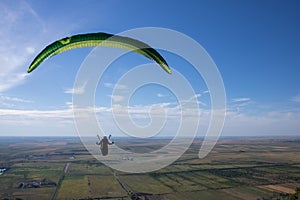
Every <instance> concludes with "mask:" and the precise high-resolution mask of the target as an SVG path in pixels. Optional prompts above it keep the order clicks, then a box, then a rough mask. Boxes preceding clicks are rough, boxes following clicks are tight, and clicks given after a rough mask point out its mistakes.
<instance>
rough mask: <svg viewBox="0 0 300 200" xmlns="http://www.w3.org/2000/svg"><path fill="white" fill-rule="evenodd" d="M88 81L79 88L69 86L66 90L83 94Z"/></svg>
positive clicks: (69, 92) (66, 91)
mask: <svg viewBox="0 0 300 200" xmlns="http://www.w3.org/2000/svg"><path fill="white" fill-rule="evenodd" d="M86 84H87V82H85V83H84V84H83V85H82V86H79V87H77V88H69V89H66V90H65V91H64V93H66V94H83V93H84V92H85V87H86Z"/></svg>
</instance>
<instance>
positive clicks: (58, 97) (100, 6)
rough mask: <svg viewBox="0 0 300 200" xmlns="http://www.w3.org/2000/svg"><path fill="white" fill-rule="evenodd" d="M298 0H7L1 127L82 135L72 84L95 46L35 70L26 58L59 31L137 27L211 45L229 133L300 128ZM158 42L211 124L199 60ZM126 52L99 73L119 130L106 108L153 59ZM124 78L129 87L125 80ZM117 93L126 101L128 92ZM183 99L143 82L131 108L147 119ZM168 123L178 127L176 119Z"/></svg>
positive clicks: (102, 116) (1, 132)
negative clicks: (195, 65)
mask: <svg viewBox="0 0 300 200" xmlns="http://www.w3.org/2000/svg"><path fill="white" fill-rule="evenodd" d="M299 9H300V2H299V1H296V0H295V1H291V0H289V1H278V0H276V1H232V0H230V1H189V3H187V2H183V1H181V2H180V1H178V2H176V1H151V2H146V1H126V2H125V1H116V0H112V1H108V0H107V1H92V0H89V1H9V0H7V1H6V0H2V1H1V2H0V18H1V21H0V37H1V41H0V69H1V70H0V136H5V135H22V136H27V135H38V136H41V135H45V136H46V135H53V136H57V135H58V136H60V135H68V136H76V135H77V133H76V129H75V125H74V121H73V113H72V109H71V105H72V93H74V90H75V89H76V88H75V89H74V88H73V84H74V80H75V77H76V73H77V70H78V69H79V67H80V65H81V63H82V62H83V60H84V59H85V57H86V56H87V55H88V54H89V52H90V51H91V50H92V49H91V48H86V49H76V50H73V51H69V52H65V53H62V54H60V55H57V56H55V57H52V58H51V59H48V60H47V61H46V62H44V63H43V64H42V65H41V66H40V67H39V68H38V69H37V70H36V71H34V72H33V73H31V74H29V75H28V74H27V73H26V71H27V68H28V65H29V64H30V62H31V61H32V60H33V58H34V57H35V56H36V55H37V54H38V53H39V51H40V50H42V49H43V48H44V47H45V46H46V45H48V44H49V43H51V42H53V41H55V40H57V39H60V38H63V37H66V36H70V35H74V34H79V33H88V32H108V33H119V32H122V31H126V30H128V29H132V28H139V27H164V28H169V29H173V30H176V31H179V32H182V33H184V34H186V35H188V36H189V37H191V38H193V39H194V40H196V41H197V42H198V43H199V44H201V45H202V46H203V47H204V48H205V49H206V51H207V52H208V53H209V54H210V56H211V57H212V58H213V60H214V62H215V63H216V65H217V66H218V69H219V71H220V73H221V76H222V78H223V81H224V85H225V89H226V95H227V115H226V122H225V126H224V130H223V132H222V135H223V136H226V135H236V136H240V135H299V134H300V132H299V130H300V123H299V121H300V87H299V86H300V78H299V77H300V59H299V58H300V37H299V35H300V26H299V24H300V13H299ZM160 52H161V54H162V55H163V56H164V57H165V58H166V60H168V61H169V62H170V63H177V64H178V65H176V64H173V65H172V66H171V67H173V68H174V69H176V70H179V71H180V72H181V73H182V74H184V75H185V76H186V77H187V79H188V80H189V81H190V82H191V84H192V86H193V88H194V89H195V92H196V93H197V96H196V97H195V98H197V100H198V102H199V108H200V109H201V111H202V115H201V116H202V118H201V122H200V126H199V127H200V130H199V132H201V130H205V129H206V128H207V127H206V126H207V124H208V121H209V116H210V111H209V110H210V106H209V105H210V98H209V93H208V92H207V88H206V86H205V84H204V82H203V80H202V79H201V77H197V76H194V71H193V70H192V69H189V68H188V67H185V68H180V66H183V65H184V66H188V63H185V61H183V60H178V59H176V58H175V57H174V56H172V55H170V54H169V53H168V52H164V51H160ZM122 59H123V58H121V59H120V61H119V64H118V63H116V64H115V66H112V68H111V69H110V70H108V71H107V72H106V75H105V76H104V77H103V80H102V81H101V82H100V84H99V86H98V89H97V94H96V102H97V103H96V105H95V106H96V107H97V109H99V115H98V117H99V121H101V123H102V124H103V125H104V130H105V131H106V130H107V131H109V132H113V133H116V134H117V132H118V130H117V129H116V128H115V127H113V125H112V123H113V122H112V119H111V118H109V117H107V116H106V113H108V112H109V111H110V108H111V107H110V106H111V105H110V103H111V92H112V87H114V86H115V84H116V82H117V80H118V78H119V77H120V76H122V74H124V73H126V71H128V70H130V69H131V68H132V66H136V65H140V64H144V63H149V61H148V60H147V59H145V58H143V57H142V56H140V55H135V54H134V53H129V54H128V56H127V57H126V58H124V60H123V62H124V64H123V65H122V66H121V64H120V62H122ZM179 64H180V66H179ZM118 87H119V89H121V90H122V89H123V90H126V89H127V88H126V85H119V86H118ZM178 87H180V86H178ZM77 89H78V88H77ZM145 96H146V97H147V98H145ZM114 98H115V99H114V100H115V101H116V102H117V103H118V102H119V101H121V100H122V98H123V97H122V96H120V95H119V96H115V97H114ZM176 102H177V103H178V100H176V98H175V96H174V95H173V94H172V93H171V92H170V91H168V90H167V89H166V88H162V87H159V86H155V85H154V86H153V85H152V86H148V87H146V88H144V90H140V91H137V93H136V94H135V95H134V96H133V98H132V100H131V101H130V108H131V109H132V112H133V113H134V114H136V115H135V116H134V117H133V118H134V119H135V120H136V123H140V125H144V124H147V123H148V122H149V118H147V116H148V115H147V113H148V111H149V108H150V107H151V106H153V105H160V106H161V107H163V108H164V109H166V110H167V111H169V112H170V113H171V114H172V115H174V116H176V113H177V112H176V110H174V108H175V107H176ZM121 112H123V110H122V108H120V113H121ZM158 113H159V112H158ZM175 118H176V117H175ZM171 122H172V121H170V123H169V124H171V126H172V123H171ZM173 123H176V122H175V121H174V122H173ZM189 123H194V121H193V120H191V121H190V122H189ZM205 127H206V128H205ZM165 131H166V132H167V134H170V133H171V132H172V131H173V127H171V128H169V129H168V128H166V130H165ZM117 135H118V134H117Z"/></svg>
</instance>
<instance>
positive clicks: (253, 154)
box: [0, 137, 300, 200]
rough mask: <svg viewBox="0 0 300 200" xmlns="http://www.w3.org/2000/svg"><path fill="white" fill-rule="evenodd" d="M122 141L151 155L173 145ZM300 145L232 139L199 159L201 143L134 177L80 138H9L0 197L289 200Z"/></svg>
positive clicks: (2, 157)
mask: <svg viewBox="0 0 300 200" xmlns="http://www.w3.org/2000/svg"><path fill="white" fill-rule="evenodd" d="M118 142H119V145H120V147H122V148H124V149H125V148H126V149H127V150H132V151H135V152H151V151H153V150H155V149H157V148H159V147H161V146H163V145H164V144H165V143H167V142H168V140H150V141H145V140H143V141H141V140H137V141H134V140H124V139H123V140H122V139H119V141H118ZM154 144H155V145H154ZM299 144H300V138H296V137H294V138H226V139H221V140H220V141H219V142H218V144H217V145H216V146H215V148H214V149H213V151H212V152H211V153H210V154H209V155H208V156H207V157H206V158H205V159H198V157H197V154H198V149H199V146H200V145H201V140H195V141H194V143H193V144H192V145H191V147H190V149H188V151H187V152H186V153H185V154H184V155H183V156H182V157H181V158H180V159H178V160H177V161H176V162H174V163H173V164H172V165H170V166H168V167H165V168H163V169H160V170H158V171H154V172H150V173H141V174H133V173H126V172H119V171H115V170H113V169H110V168H109V167H107V166H105V165H104V164H102V163H101V162H99V161H98V160H96V159H95V158H93V157H92V156H91V155H90V153H89V152H87V150H86V149H85V148H84V146H83V145H82V144H81V142H80V140H79V139H77V138H22V139H19V138H18V139H16V138H12V137H3V138H1V140H0V169H3V168H4V169H7V170H6V171H5V172H4V173H3V174H2V175H0V199H13V200H15V199H41V200H43V199H45V200H46V199H59V200H60V199H62V200H63V199H150V200H151V199H152V200H159V199H174V200H177V199H197V200H198V199H221V198H222V199H223V200H227V199H233V200H235V199H255V200H257V199H273V200H275V199H288V198H289V197H288V195H292V194H289V193H291V191H295V190H296V188H297V187H300V145H299ZM135 147H136V149H135Z"/></svg>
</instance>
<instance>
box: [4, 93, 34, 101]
mask: <svg viewBox="0 0 300 200" xmlns="http://www.w3.org/2000/svg"><path fill="white" fill-rule="evenodd" d="M0 100H1V101H12V102H20V103H33V101H30V100H26V99H22V98H18V97H10V96H5V95H0Z"/></svg>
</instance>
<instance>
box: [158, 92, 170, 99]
mask: <svg viewBox="0 0 300 200" xmlns="http://www.w3.org/2000/svg"><path fill="white" fill-rule="evenodd" d="M167 96H168V95H165V94H161V93H158V94H157V97H159V98H162V97H167Z"/></svg>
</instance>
